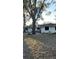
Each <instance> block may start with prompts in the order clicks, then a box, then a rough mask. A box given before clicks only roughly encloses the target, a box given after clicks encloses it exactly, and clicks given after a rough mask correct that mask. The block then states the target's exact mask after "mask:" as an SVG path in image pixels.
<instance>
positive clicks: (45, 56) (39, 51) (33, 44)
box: [24, 36, 55, 59]
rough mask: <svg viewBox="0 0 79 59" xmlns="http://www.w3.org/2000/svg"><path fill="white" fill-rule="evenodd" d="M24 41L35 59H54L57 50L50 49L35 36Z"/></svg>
mask: <svg viewBox="0 0 79 59" xmlns="http://www.w3.org/2000/svg"><path fill="white" fill-rule="evenodd" d="M24 41H25V42H26V44H27V45H28V46H29V48H30V49H31V53H32V55H33V56H34V59H53V56H54V55H55V54H54V52H55V49H53V48H50V47H49V46H47V45H45V44H44V43H42V42H41V41H39V40H38V39H37V38H35V37H33V36H29V37H28V38H26V39H24Z"/></svg>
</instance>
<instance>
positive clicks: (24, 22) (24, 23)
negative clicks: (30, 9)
mask: <svg viewBox="0 0 79 59" xmlns="http://www.w3.org/2000/svg"><path fill="white" fill-rule="evenodd" d="M23 17H24V20H23V32H25V25H26V21H25V14H23Z"/></svg>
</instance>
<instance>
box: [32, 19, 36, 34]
mask: <svg viewBox="0 0 79 59" xmlns="http://www.w3.org/2000/svg"><path fill="white" fill-rule="evenodd" d="M35 29H36V19H33V23H32V34H36V32H35Z"/></svg>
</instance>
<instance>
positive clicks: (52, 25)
mask: <svg viewBox="0 0 79 59" xmlns="http://www.w3.org/2000/svg"><path fill="white" fill-rule="evenodd" d="M44 26H50V27H55V26H56V24H53V23H48V24H42V25H39V27H44Z"/></svg>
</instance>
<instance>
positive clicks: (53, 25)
mask: <svg viewBox="0 0 79 59" xmlns="http://www.w3.org/2000/svg"><path fill="white" fill-rule="evenodd" d="M45 26H50V27H55V26H56V24H53V23H47V24H41V25H38V27H45ZM26 27H27V28H32V25H30V26H26Z"/></svg>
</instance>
